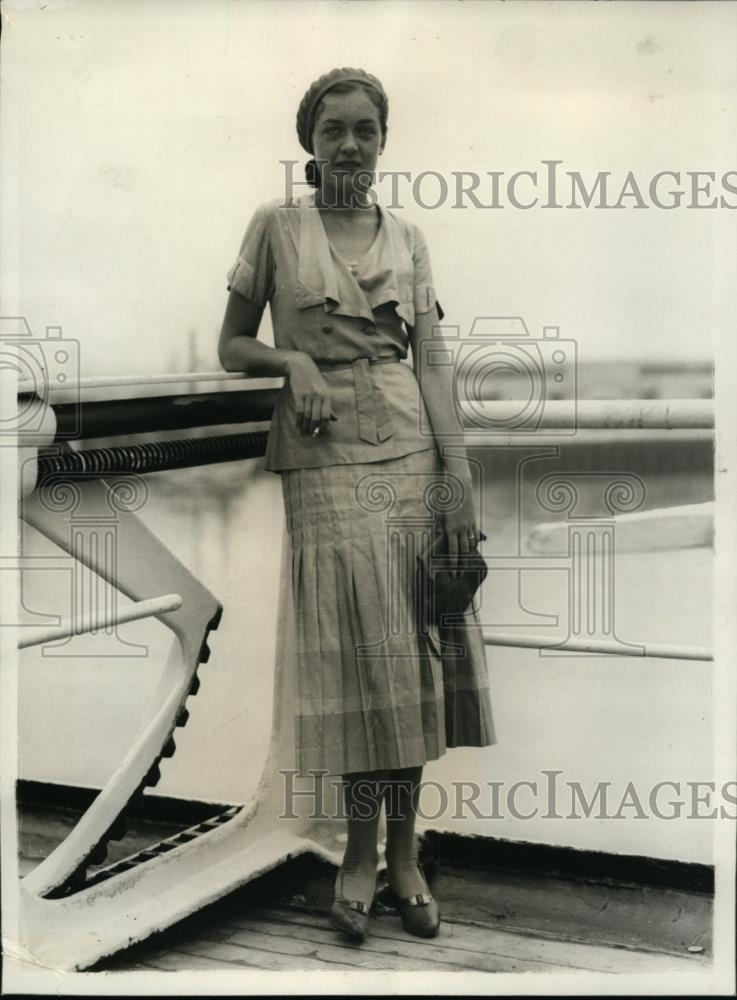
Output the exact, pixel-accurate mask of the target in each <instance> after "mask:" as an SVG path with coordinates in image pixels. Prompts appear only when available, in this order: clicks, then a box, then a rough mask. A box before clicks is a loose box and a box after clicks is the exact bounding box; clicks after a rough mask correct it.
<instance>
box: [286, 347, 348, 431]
mask: <svg viewBox="0 0 737 1000" xmlns="http://www.w3.org/2000/svg"><path fill="white" fill-rule="evenodd" d="M286 375H287V382H288V386H289V392H291V394H292V399H293V401H294V409H295V412H296V414H297V430H299V431H301V433H302V434H305V435H309V434H314V433H315V432H317V433H318V434H323V433H324V432H325V430H326V429H327V426H328V421H330V420H337V419H338V418H337V417H336V416H335V414H334V413H333V409H332V406H331V401H330V388H329V386H328V384H327V382H326V381H325V379H324V378H323V376H322V373H321V371H320V369H319V368H318V367H317V365H316V364H315V362H314V361H313V360H312V358H311V357H310V356H309V354H305V353H304V352H302V351H298V352H296V353H295V354H294V356H293V357H292V358H290V359H289V361H288V363H287V366H286Z"/></svg>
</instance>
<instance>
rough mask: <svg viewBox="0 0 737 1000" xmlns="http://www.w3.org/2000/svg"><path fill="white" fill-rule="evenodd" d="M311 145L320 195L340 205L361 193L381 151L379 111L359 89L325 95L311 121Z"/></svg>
mask: <svg viewBox="0 0 737 1000" xmlns="http://www.w3.org/2000/svg"><path fill="white" fill-rule="evenodd" d="M312 146H313V149H314V151H315V159H316V160H317V161H318V166H319V167H320V176H321V189H322V192H323V195H328V196H330V195H334V196H335V197H336V203H343V202H344V201H345V200H347V199H349V198H350V196H351V195H352V194H354V193H355V194H358V195H361V194H365V193H366V192H367V191H368V190H369V188H370V187H371V184H372V181H373V172H374V170H375V169H376V161H377V159H378V157H379V156H380V155H381V153H382V152H383V151H384V139H383V138H382V134H381V122H380V121H379V111H378V108H377V107H376V105H375V104H374V102H373V101H372V100H371V98H370V97H369V96H368V94H366V92H365V91H364V90H361V89H358V90H352V91H350V93H348V94H326V95H325V97H324V98H323V99H322V102H321V108H320V113H319V115H318V117H317V118H316V120H315V127H314V130H313V133H312ZM321 161H323V162H321Z"/></svg>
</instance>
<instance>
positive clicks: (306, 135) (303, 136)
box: [297, 67, 389, 153]
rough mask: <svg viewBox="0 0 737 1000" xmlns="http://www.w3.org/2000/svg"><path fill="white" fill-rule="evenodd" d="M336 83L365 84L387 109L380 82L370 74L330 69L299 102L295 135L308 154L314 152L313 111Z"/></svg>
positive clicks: (347, 69)
mask: <svg viewBox="0 0 737 1000" xmlns="http://www.w3.org/2000/svg"><path fill="white" fill-rule="evenodd" d="M336 83H367V84H369V85H370V86H371V87H373V88H374V90H377V91H378V92H379V93H380V94H381V96H382V98H383V99H384V102H385V107H386V109H387V110H388V108H389V98H388V97H387V96H386V93H385V92H384V88H383V87H382V86H381V83H380V81H379V80H377V78H376V77H375V76H372V75H371V73H367V72H366V71H365V70H363V69H351V68H349V67H343V68H342V69H331V70H330V72H329V73H325V75H324V76H321V77H320V78H319V79H318V80H315V82H314V83H313V84H311V86H310V88H309V90H308V91H307V93H306V94H305V96H304V97H303V98H302V100H301V101H300V105H299V110H298V111H297V135H298V136H299V141H300V144H301V146H302V148H303V149H306V150H307V152H308V153H313V152H314V150H313V148H312V130H313V128H314V126H315V109H316V108H317V105H318V104H319V103H320V101H321V100H322V98H323V97H324V96H325V94H326V93H327V92H328V91H329V90H330V88H331V87H334V86H335V84H336Z"/></svg>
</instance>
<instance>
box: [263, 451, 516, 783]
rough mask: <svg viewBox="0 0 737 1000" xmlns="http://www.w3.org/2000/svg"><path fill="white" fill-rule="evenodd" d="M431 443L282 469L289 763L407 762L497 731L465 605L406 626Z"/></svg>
mask: <svg viewBox="0 0 737 1000" xmlns="http://www.w3.org/2000/svg"><path fill="white" fill-rule="evenodd" d="M441 475H442V464H441V460H440V456H439V454H438V451H437V449H436V448H431V449H426V450H424V451H418V452H413V453H411V454H409V455H404V456H402V457H400V458H395V459H390V460H387V461H382V462H370V463H354V464H345V465H331V466H322V467H319V468H307V469H290V470H285V471H282V472H281V482H282V494H283V498H284V511H285V516H286V528H287V531H288V533H289V536H290V543H291V574H292V579H291V585H292V598H293V604H294V614H295V626H296V644H295V649H294V662H293V663H291V664H287V665H286V667H287V669H290V670H294V672H295V675H296V676H295V681H296V683H295V684H294V688H295V691H296V698H297V706H296V718H295V742H296V746H295V768H296V769H297V770H298V771H299V772H300V773H301V774H307V773H308V772H310V771H326V772H327V773H328V774H346V773H353V772H357V771H375V770H383V769H386V768H391V769H394V768H404V767H415V766H418V765H422V764H425V763H426V762H427V761H429V760H435V759H437V758H439V757H441V756H442V755H443V754H444V753H445V751H446V750H447V749H448V748H450V747H456V746H491V745H493V744H495V743H496V735H495V731H494V723H493V718H492V710H491V700H490V695H489V683H488V672H487V662H486V647H485V645H484V642H483V636H482V631H481V623H480V621H479V617H478V611H477V610H476V607H475V606H473V605H472V606H471V608H469V610H468V611H467V612H466V614H465V615H464V616H463V623H462V624H459V625H456V626H454V627H453V628H452V629H450V630H448V631H446V630H445V629H444V628H443V629H441V630H438V629H437V628H436V627H435V626H434V625H433V626H431V627H430V629H429V630H428V631H423V630H422V629H421V628H419V627H418V617H419V616H418V613H417V580H416V557H417V554H418V553H419V552H422V551H425V550H426V548H427V546H428V545H429V544H430V542H431V541H432V539H433V538H437V537H438V535H439V534H440V533H442V519H441V518H440V517H439V516H438V514H437V511H434V510H433V509H432V508H433V506H434V504H433V500H432V498H433V496H434V495H435V494H436V492H437V490H438V489H440V491H441V493H442V483H441Z"/></svg>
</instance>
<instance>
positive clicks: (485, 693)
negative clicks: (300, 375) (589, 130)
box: [228, 196, 496, 774]
mask: <svg viewBox="0 0 737 1000" xmlns="http://www.w3.org/2000/svg"><path fill="white" fill-rule="evenodd" d="M380 213H381V221H380V226H379V232H378V234H377V237H376V240H375V241H374V244H373V245H372V247H371V248H370V249H369V251H368V252H367V253H366V254H365V255H364V256H363V257H362V258H361V259H360V260H359V261H357V262H356V264H355V266H353V267H351V266H350V265H349V264H348V263H346V262H345V261H343V260H341V258H340V257H339V256H338V254H337V253H336V252H335V251H334V249H333V248H332V246H331V244H330V242H329V240H328V239H327V235H326V233H325V229H324V226H323V225H322V220H321V219H320V215H319V212H318V210H317V209H316V208H315V205H314V196H307V197H305V198H302V199H299V201H298V202H297V203H293V204H291V205H290V206H282V205H280V203H279V202H270V203H267V204H265V205H262V206H261V207H260V208H259V209H258V210H257V212H256V213H255V215H254V217H253V219H252V220H251V223H250V224H249V227H248V229H247V231H246V235H245V237H244V239H243V243H242V245H241V249H240V253H239V255H238V259H237V261H236V263H235V265H234V266H233V268H232V269H231V271H230V273H229V275H228V285H229V287H230V288H234V289H235V290H236V291H238V292H239V293H240V294H242V295H243V296H244V297H245V298H247V299H249V300H250V301H253V302H256V303H257V304H259V305H262V306H265V304H266V302H269V303H270V308H271V313H272V321H273V326H274V342H275V344H276V346H277V347H280V348H285V349H290V350H302V351H305V352H306V353H308V354H310V355H311V356H312V357H313V358H314V359H315V360H316V362H318V363H328V362H331V361H332V362H343V363H344V367H343V368H342V369H339V370H335V371H332V370H330V371H323V374H324V375H325V378H326V381H327V382H328V384H329V386H330V391H331V404H332V408H333V410H334V412H335V414H336V415H337V416H338V420H337V421H331V422H330V424H329V427H328V429H327V431H326V432H325V434H324V435H323V434H320V435H317V437H315V438H313V437H305V436H303V435H301V434H299V432H298V431H296V428H295V427H294V424H295V417H294V414H293V411H292V410H291V409H290V405H291V404H290V398H289V397H290V394H289V393H288V391H287V389H286V387H285V389H283V390H282V391H281V392H280V394H279V396H278V400H277V404H276V407H275V411H274V417H273V418H272V424H271V429H270V435H269V447H268V449H267V455H266V467H267V468H269V469H271V470H272V471H274V472H279V473H280V475H281V481H282V494H283V498H284V510H285V516H286V525H287V531H288V533H289V539H290V544H291V550H292V559H291V570H292V595H293V601H294V609H295V615H296V626H297V649H296V651H295V653H296V656H295V663H294V670H295V671H296V676H297V692H298V708H297V718H296V747H295V756H296V761H295V766H296V768H297V769H298V771H299V772H300V773H302V774H304V773H306V772H308V771H311V770H316V771H327V772H328V773H330V774H345V773H351V772H357V771H373V770H378V769H385V768H391V769H395V768H404V767H413V766H417V765H421V764H424V763H426V762H427V761H428V760H433V759H436V758H438V757H440V756H442V754H443V753H445V751H446V749H448V748H449V747H453V746H490V745H492V744H494V743H496V736H495V732H494V724H493V720H492V713H491V703H490V698H489V689H488V677H487V665H486V650H485V646H484V643H483V638H482V633H481V624H480V622H479V618H478V613H477V611H476V610H475V609H473V608H472V609H470V610H469V611H468V612H467V613H466V614H465V616H463V620H462V621H460V622H459V623H458V624H457V625H456V626H454V627H452V628H450V627H449V628H448V629H445V628H443V629H441V630H438V629H437V627H435V626H431V628H430V630H429V631H428V632H427V633H424V634H423V633H422V632H421V630H420V629H419V628H418V626H417V618H418V616H417V609H416V600H417V590H416V577H415V572H416V557H417V555H418V553H420V552H422V551H425V550H426V549H427V547H428V546H429V544H430V543H431V542H432V540H433V539H435V538H437V537H439V535H440V534H442V531H443V527H442V517H441V516H440V515H439V509H440V507H439V502H438V496H439V495H440V496H442V494H443V493H444V482H445V480H446V479H447V474H446V473H445V471H444V469H443V465H442V462H441V458H440V455H439V453H438V450H437V446H436V443H435V440H434V437H433V436H432V432H431V429H430V424H429V418H428V416H427V411H426V409H425V406H424V402H423V400H422V394H421V392H420V389H419V385H418V383H417V379H416V377H415V373H414V370H413V368H412V367H411V365H409V364H406V363H404V359H406V358H407V352H408V347H409V338H408V334H407V330H406V325H409V326H413V325H414V322H415V314H416V313H422V312H427V311H429V310H430V309H432V308H434V307H435V306H436V299H435V292H434V288H433V284H432V272H431V269H430V261H429V255H428V253H427V247H426V245H425V241H424V238H423V237H422V234H421V232H420V230H419V229H418V228H417V227H416V226H413V225H412V224H411V223H407V222H405V221H404V220H402V219H401V218H399V217H397V216H395V215H394V214H393V213H391V212H389V211H388V210H386V209H380ZM389 355H393V356H394V358H396V359H400V360H398V361H397V363H387V364H369V363H368V361H367V360H366V359H367V358H368V357H377V356H378V357H382V358H387V357H388V356H389Z"/></svg>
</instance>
